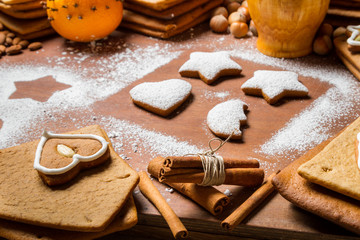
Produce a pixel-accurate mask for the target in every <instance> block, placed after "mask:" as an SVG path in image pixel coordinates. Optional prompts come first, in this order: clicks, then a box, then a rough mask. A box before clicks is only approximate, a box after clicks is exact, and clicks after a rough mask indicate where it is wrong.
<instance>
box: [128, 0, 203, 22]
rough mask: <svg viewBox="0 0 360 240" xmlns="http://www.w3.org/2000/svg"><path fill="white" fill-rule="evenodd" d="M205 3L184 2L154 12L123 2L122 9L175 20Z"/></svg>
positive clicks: (199, 1)
mask: <svg viewBox="0 0 360 240" xmlns="http://www.w3.org/2000/svg"><path fill="white" fill-rule="evenodd" d="M206 2H209V0H197V1H186V2H184V3H182V4H179V5H176V6H174V7H171V8H168V9H166V10H164V11H155V10H152V9H150V8H147V7H143V6H139V5H137V4H132V3H130V2H128V1H126V2H124V8H125V9H129V10H131V11H135V12H138V13H142V14H145V15H147V16H150V17H154V18H160V19H165V20H170V19H173V18H176V17H178V16H180V15H182V14H185V13H187V12H189V11H191V10H193V9H194V8H196V7H198V6H200V5H202V4H204V3H206Z"/></svg>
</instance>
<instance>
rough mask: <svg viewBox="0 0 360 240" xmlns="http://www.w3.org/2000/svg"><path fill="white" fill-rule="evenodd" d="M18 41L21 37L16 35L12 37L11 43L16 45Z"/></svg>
mask: <svg viewBox="0 0 360 240" xmlns="http://www.w3.org/2000/svg"><path fill="white" fill-rule="evenodd" d="M20 41H21V38H19V37H16V38H14V39H13V41H12V44H14V45H18V44H19V42H20Z"/></svg>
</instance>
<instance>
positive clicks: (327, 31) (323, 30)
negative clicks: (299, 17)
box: [318, 23, 334, 37]
mask: <svg viewBox="0 0 360 240" xmlns="http://www.w3.org/2000/svg"><path fill="white" fill-rule="evenodd" d="M333 31H334V28H333V27H332V26H331V25H330V24H328V23H324V24H322V25H321V26H320V28H319V30H318V35H319V36H321V35H328V36H329V37H331V36H332V34H333Z"/></svg>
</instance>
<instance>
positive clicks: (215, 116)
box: [207, 99, 248, 139]
mask: <svg viewBox="0 0 360 240" xmlns="http://www.w3.org/2000/svg"><path fill="white" fill-rule="evenodd" d="M247 109H248V106H247V104H246V103H245V102H243V101H241V100H240V99H232V100H229V101H226V102H222V103H219V104H218V105H216V106H215V107H213V108H212V109H211V110H210V111H209V113H208V115H207V125H208V127H209V128H210V130H211V131H212V132H213V133H214V134H215V135H216V136H218V137H222V138H227V137H229V136H230V135H231V134H233V135H232V136H231V139H241V137H242V132H241V130H240V127H241V126H243V125H245V124H246V121H247V117H246V115H245V111H246V110H247Z"/></svg>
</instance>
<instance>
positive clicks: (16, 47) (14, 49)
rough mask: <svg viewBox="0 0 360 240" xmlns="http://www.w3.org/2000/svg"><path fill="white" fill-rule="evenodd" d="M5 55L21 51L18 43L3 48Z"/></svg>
mask: <svg viewBox="0 0 360 240" xmlns="http://www.w3.org/2000/svg"><path fill="white" fill-rule="evenodd" d="M5 52H6V54H7V55H15V54H18V53H21V46H20V45H12V46H11V47H8V48H6V50H5Z"/></svg>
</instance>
